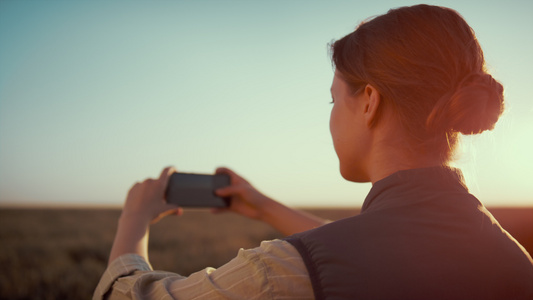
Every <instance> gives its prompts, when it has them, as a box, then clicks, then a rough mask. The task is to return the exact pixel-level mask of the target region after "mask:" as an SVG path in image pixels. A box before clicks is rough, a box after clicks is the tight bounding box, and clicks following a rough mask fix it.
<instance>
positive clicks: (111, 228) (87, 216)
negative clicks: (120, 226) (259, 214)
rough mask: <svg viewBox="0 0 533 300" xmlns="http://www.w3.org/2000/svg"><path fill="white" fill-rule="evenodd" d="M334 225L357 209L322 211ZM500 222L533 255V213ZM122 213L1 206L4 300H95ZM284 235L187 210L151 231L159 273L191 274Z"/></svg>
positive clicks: (0, 287)
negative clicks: (244, 249)
mask: <svg viewBox="0 0 533 300" xmlns="http://www.w3.org/2000/svg"><path fill="white" fill-rule="evenodd" d="M310 211H311V212H312V213H314V214H316V215H319V216H322V217H324V218H328V219H331V220H336V219H341V218H344V217H348V216H351V215H355V214H357V213H358V210H357V209H320V210H310ZM491 211H492V212H493V214H494V215H495V217H496V218H497V219H499V221H500V223H501V224H502V225H503V226H504V227H506V228H507V229H508V231H509V232H510V233H511V234H513V235H514V236H515V238H516V239H517V240H519V241H520V242H521V243H522V244H523V245H524V246H525V247H526V249H528V251H529V252H530V253H532V252H533V208H522V209H492V210H491ZM119 214H120V210H118V209H13V208H3V209H0V266H1V272H0V299H90V298H91V296H92V293H93V291H94V288H95V287H96V284H97V283H98V280H99V279H100V276H101V275H102V273H103V271H104V269H105V266H106V264H107V257H108V254H109V250H110V248H111V243H112V241H113V237H114V234H115V230H116V225H117V220H118V217H119ZM280 237H282V235H281V234H280V233H279V232H277V231H276V230H274V229H272V228H271V227H269V226H268V225H266V224H263V223H260V222H257V221H253V220H249V219H246V218H244V217H241V216H238V215H235V214H222V215H216V216H215V215H212V214H211V213H209V212H208V211H199V210H193V211H186V212H185V214H184V215H183V216H180V217H168V218H165V219H163V220H162V221H161V222H159V223H157V224H155V225H153V226H152V229H151V233H150V246H149V247H150V261H151V263H152V265H153V267H154V268H155V269H164V270H166V271H172V272H177V273H180V274H182V275H188V274H190V273H192V272H195V271H198V270H201V269H203V268H205V267H208V266H210V267H218V266H220V265H222V264H224V263H225V262H227V261H229V260H230V259H231V258H233V257H234V256H235V255H236V254H237V251H238V249H239V248H252V247H256V246H258V245H259V243H260V242H261V241H262V240H269V239H274V238H280Z"/></svg>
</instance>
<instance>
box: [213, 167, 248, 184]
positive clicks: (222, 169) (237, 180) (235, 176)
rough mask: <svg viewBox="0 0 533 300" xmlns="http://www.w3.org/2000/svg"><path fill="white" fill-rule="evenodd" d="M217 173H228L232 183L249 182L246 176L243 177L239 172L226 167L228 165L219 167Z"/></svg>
mask: <svg viewBox="0 0 533 300" xmlns="http://www.w3.org/2000/svg"><path fill="white" fill-rule="evenodd" d="M215 173H216V174H227V175H229V177H230V178H231V183H233V184H235V183H241V182H247V181H246V180H245V179H244V178H242V177H241V176H240V175H239V174H237V173H235V172H234V171H233V170H231V169H229V168H226V167H220V168H217V170H216V172H215Z"/></svg>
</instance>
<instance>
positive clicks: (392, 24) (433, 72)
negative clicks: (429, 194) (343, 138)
mask: <svg viewBox="0 0 533 300" xmlns="http://www.w3.org/2000/svg"><path fill="white" fill-rule="evenodd" d="M331 51H332V61H333V63H334V65H335V68H336V73H337V74H339V76H340V77H342V79H343V81H345V82H346V84H347V85H348V86H349V87H350V90H351V91H352V92H353V93H354V94H357V93H361V91H362V90H363V89H364V87H365V86H367V84H370V85H371V86H372V87H374V88H375V89H376V90H377V91H379V94H380V95H381V103H380V107H379V108H378V111H377V115H376V118H375V119H374V121H375V122H380V121H382V120H381V119H380V112H381V111H382V110H383V109H390V110H391V111H393V112H394V114H395V117H396V119H397V120H399V123H400V124H401V128H402V130H403V132H404V133H405V134H404V138H405V140H406V144H407V145H409V147H408V148H409V151H411V152H412V154H414V155H415V156H420V157H425V158H433V159H436V160H438V161H439V162H440V163H446V162H448V161H449V160H450V158H451V155H452V153H453V149H454V146H455V144H456V141H457V135H458V133H463V134H476V133H480V132H482V131H485V130H490V129H492V128H493V127H494V124H495V123H496V121H497V120H498V118H499V116H500V115H501V113H502V112H503V106H504V105H503V87H502V85H501V84H499V83H498V82H497V81H496V80H494V79H493V78H492V77H491V76H490V75H489V74H487V73H486V70H485V66H484V58H483V52H482V50H481V47H480V46H479V43H478V42H477V39H476V36H475V34H474V31H473V30H472V29H471V28H470V27H469V26H468V24H467V23H466V22H465V21H464V19H463V18H462V17H461V16H460V15H459V14H458V13H457V12H455V11H454V10H451V9H448V8H443V7H436V6H429V5H417V6H412V7H402V8H398V9H392V10H390V11H389V12H388V13H387V14H385V15H381V16H378V17H375V18H373V19H371V20H369V21H366V22H363V23H362V24H361V25H359V26H358V28H357V29H356V30H355V31H354V32H352V33H350V34H348V35H347V36H345V37H344V38H342V39H340V40H338V41H335V42H334V43H333V44H332V45H331Z"/></svg>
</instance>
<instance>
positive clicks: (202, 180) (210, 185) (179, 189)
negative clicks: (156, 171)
mask: <svg viewBox="0 0 533 300" xmlns="http://www.w3.org/2000/svg"><path fill="white" fill-rule="evenodd" d="M228 185H230V177H229V175H227V174H215V175H206V174H191V173H174V174H172V175H170V178H169V182H168V186H167V190H166V194H165V196H166V200H167V202H168V203H174V204H177V205H179V206H180V207H228V206H229V204H230V203H229V200H230V199H227V198H222V197H218V196H217V195H215V190H216V189H219V188H222V187H225V186H228Z"/></svg>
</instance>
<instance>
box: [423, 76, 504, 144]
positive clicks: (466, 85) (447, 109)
mask: <svg viewBox="0 0 533 300" xmlns="http://www.w3.org/2000/svg"><path fill="white" fill-rule="evenodd" d="M503 108H504V104H503V86H502V85H501V84H500V83H499V82H498V81H496V80H495V79H494V78H492V76H491V75H490V74H487V73H472V74H469V75H467V76H466V77H464V78H463V80H461V82H460V83H459V84H458V85H457V88H456V89H455V90H454V91H452V92H451V93H448V94H446V95H444V96H443V97H442V98H441V99H440V100H439V101H437V103H436V105H435V107H434V108H433V111H432V112H431V113H430V114H429V117H428V119H427V122H426V125H427V127H428V129H430V130H444V131H450V130H451V131H453V132H460V133H462V134H478V133H481V132H483V131H485V130H492V129H493V128H494V125H495V124H496V122H497V121H498V119H499V117H500V115H501V114H502V113H503Z"/></svg>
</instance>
